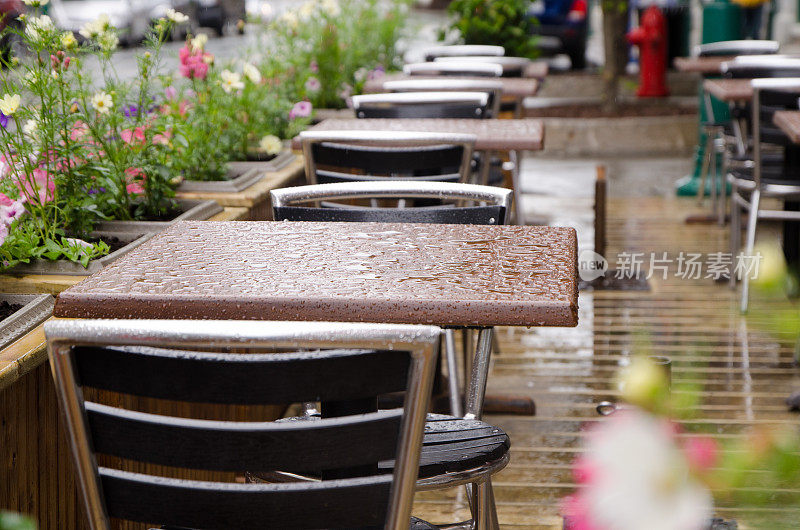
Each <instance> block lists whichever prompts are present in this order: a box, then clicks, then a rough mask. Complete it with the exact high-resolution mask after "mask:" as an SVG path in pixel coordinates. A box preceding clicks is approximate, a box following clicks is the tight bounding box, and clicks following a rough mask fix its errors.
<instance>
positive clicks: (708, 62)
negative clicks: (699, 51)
mask: <svg viewBox="0 0 800 530" xmlns="http://www.w3.org/2000/svg"><path fill="white" fill-rule="evenodd" d="M732 59H733V56H732V55H725V56H719V57H676V58H675V69H676V70H678V71H679V72H696V73H699V74H703V75H714V74H719V73H720V72H721V70H722V63H726V62H728V61H730V60H732Z"/></svg>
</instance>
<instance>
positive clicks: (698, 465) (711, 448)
mask: <svg viewBox="0 0 800 530" xmlns="http://www.w3.org/2000/svg"><path fill="white" fill-rule="evenodd" d="M683 451H684V452H685V453H686V459H687V460H688V461H689V466H690V467H691V468H692V469H693V470H695V471H698V472H703V471H708V470H709V469H711V468H712V467H714V464H716V463H717V458H718V457H719V447H717V442H716V441H715V440H714V439H713V438H710V437H708V436H697V437H692V438H689V439H688V440H687V441H686V443H685V444H684V446H683Z"/></svg>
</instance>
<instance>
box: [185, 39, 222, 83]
mask: <svg viewBox="0 0 800 530" xmlns="http://www.w3.org/2000/svg"><path fill="white" fill-rule="evenodd" d="M178 57H179V58H180V62H181V65H180V72H181V75H182V76H183V77H187V78H189V79H200V80H203V79H205V78H206V76H207V75H208V64H209V62H212V61H213V59H214V56H213V55H211V54H210V53H203V52H202V51H198V52H197V53H192V52H191V51H190V50H189V47H188V46H184V47H183V48H181V50H180V51H179V52H178Z"/></svg>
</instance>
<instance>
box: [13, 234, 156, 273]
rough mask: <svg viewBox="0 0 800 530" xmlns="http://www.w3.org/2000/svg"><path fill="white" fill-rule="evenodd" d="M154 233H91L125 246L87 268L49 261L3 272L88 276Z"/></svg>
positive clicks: (65, 261)
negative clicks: (111, 238)
mask: <svg viewBox="0 0 800 530" xmlns="http://www.w3.org/2000/svg"><path fill="white" fill-rule="evenodd" d="M153 233H154V232H141V233H137V232H125V231H120V232H114V231H110V230H109V231H96V232H92V234H91V236H92V237H97V238H100V239H102V238H103V237H104V236H106V237H114V238H117V239H119V240H121V241H122V242H123V243H126V245H125V246H124V247H122V248H120V249H117V250H115V251H114V252H111V253H110V254H108V255H106V256H103V257H102V258H98V259H93V260H92V261H90V262H89V266H88V267H84V266H83V265H81V264H80V263H73V262H71V261H67V260H59V261H49V260H44V259H40V260H36V261H32V262H31V263H21V264H19V265H17V266H16V267H14V268H12V269H8V270H7V271H4V273H5V274H26V275H30V274H55V275H67V276H89V275H90V274H94V273H95V272H97V271H99V270H100V269H102V268H103V267H105V266H106V265H108V264H109V263H111V262H112V261H114V260H116V259H119V258H121V257H122V256H124V255H125V254H127V253H128V252H130V251H131V250H133V249H135V248H136V247H138V246H139V245H141V244H142V243H144V242H145V241H147V240H148V239H150V238H151V237H152V236H153Z"/></svg>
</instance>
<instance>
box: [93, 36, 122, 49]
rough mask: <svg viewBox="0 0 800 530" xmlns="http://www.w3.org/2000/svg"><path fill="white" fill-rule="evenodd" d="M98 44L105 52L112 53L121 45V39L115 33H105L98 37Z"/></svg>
mask: <svg viewBox="0 0 800 530" xmlns="http://www.w3.org/2000/svg"><path fill="white" fill-rule="evenodd" d="M97 44H98V46H100V48H101V49H103V50H104V51H107V52H110V51H113V50H115V49H116V48H117V46H118V45H119V37H117V34H116V33H114V32H113V31H104V32H102V33H100V34H99V35H98V36H97Z"/></svg>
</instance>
